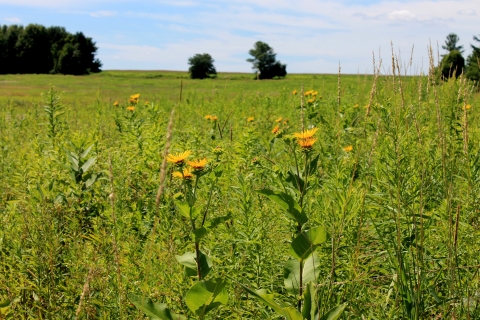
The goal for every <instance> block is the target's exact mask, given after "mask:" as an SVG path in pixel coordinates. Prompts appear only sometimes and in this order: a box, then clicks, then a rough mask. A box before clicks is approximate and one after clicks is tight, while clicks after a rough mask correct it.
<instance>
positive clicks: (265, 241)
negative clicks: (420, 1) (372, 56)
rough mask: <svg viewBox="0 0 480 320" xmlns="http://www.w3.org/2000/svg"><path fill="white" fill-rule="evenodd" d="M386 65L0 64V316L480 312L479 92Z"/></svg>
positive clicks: (439, 315)
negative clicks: (239, 71)
mask: <svg viewBox="0 0 480 320" xmlns="http://www.w3.org/2000/svg"><path fill="white" fill-rule="evenodd" d="M397 66H398V63H397ZM399 71H400V70H397V72H396V74H394V75H390V76H379V75H378V74H377V75H375V76H368V77H366V76H365V77H362V76H342V77H337V76H318V77H317V76H297V78H295V76H290V75H289V76H288V77H287V79H285V80H281V81H265V82H264V81H253V80H248V81H244V80H242V79H241V78H242V77H244V76H242V75H231V76H229V79H225V78H222V76H219V77H218V79H216V80H204V81H197V82H195V81H192V80H190V81H191V82H185V83H183V84H182V87H180V84H179V82H180V81H179V79H178V74H175V75H174V74H171V75H170V76H169V75H166V74H163V75H161V76H158V77H152V78H148V76H149V75H152V74H154V73H141V72H138V73H136V72H130V73H127V72H123V73H122V72H111V73H105V74H103V75H102V74H98V75H92V76H88V77H54V78H52V76H35V75H31V76H19V75H12V76H2V78H1V79H0V81H3V83H4V84H5V85H4V86H2V87H1V88H0V91H1V92H0V94H1V96H2V98H1V99H0V115H1V116H0V121H1V122H0V130H1V132H0V168H1V169H0V188H1V192H0V197H1V201H0V213H1V215H0V217H1V221H0V319H3V318H5V319H30V318H35V319H37V318H38V319H144V318H145V316H149V317H150V318H152V319H194V318H198V319H293V320H296V319H300V320H302V319H308V320H313V319H447V318H448V319H478V318H480V282H479V276H480V275H479V268H480V261H479V259H480V256H479V255H478V248H479V244H480V224H479V216H480V194H479V193H478V192H477V190H478V188H479V187H480V131H479V128H480V119H479V114H478V112H477V110H478V106H479V105H478V102H479V100H478V97H476V96H475V94H474V92H475V91H474V90H475V88H474V87H472V86H471V84H470V83H468V82H467V81H466V80H465V79H463V78H459V79H456V80H455V79H450V80H449V81H448V82H444V83H441V84H438V83H435V82H436V80H435V78H434V77H429V76H418V77H403V76H398V74H402V73H403V71H402V72H399ZM180 77H182V78H183V77H185V78H186V77H188V75H186V74H184V75H183V76H182V75H180ZM235 77H236V78H235ZM247 77H250V78H251V75H249V76H247ZM46 79H50V80H52V79H57V80H55V81H59V82H60V83H59V84H58V85H57V86H56V88H51V89H48V83H45V81H46ZM58 79H60V80H58ZM95 79H97V80H98V79H99V80H98V86H97V85H96V83H97V82H95V81H97V80H95ZM12 81H17V82H16V83H15V82H12ZM52 81H53V80H52ZM235 81H236V82H235ZM92 83H94V84H93V85H92ZM302 83H303V85H304V87H303V88H302V86H301V84H302ZM159 85H160V86H161V90H158V86H159ZM100 86H101V87H100ZM87 88H88V91H87ZM92 88H93V89H92ZM227 88H228V89H227ZM217 89H218V90H217ZM63 90H65V91H67V92H66V93H65V94H64V95H63V96H61V93H60V91H63ZM157 90H158V91H157ZM180 90H182V93H181V94H180ZM38 91H44V95H43V102H42V103H40V101H39V100H38V98H32V96H38ZM22 93H23V94H22ZM145 97H147V98H145ZM172 110H173V112H172Z"/></svg>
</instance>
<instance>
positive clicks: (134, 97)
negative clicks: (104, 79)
mask: <svg viewBox="0 0 480 320" xmlns="http://www.w3.org/2000/svg"><path fill="white" fill-rule="evenodd" d="M138 98H140V93H137V94H134V95H131V96H130V99H128V102H129V103H131V104H136V103H137V102H138Z"/></svg>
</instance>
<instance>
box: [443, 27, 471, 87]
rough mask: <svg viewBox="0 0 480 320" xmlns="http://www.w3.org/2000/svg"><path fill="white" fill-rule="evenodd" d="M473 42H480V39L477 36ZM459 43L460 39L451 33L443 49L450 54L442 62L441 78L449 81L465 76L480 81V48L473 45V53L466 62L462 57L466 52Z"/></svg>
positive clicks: (444, 56)
mask: <svg viewBox="0 0 480 320" xmlns="http://www.w3.org/2000/svg"><path fill="white" fill-rule="evenodd" d="M473 40H474V41H476V42H480V38H477V37H476V36H473ZM458 41H460V38H459V37H458V36H457V35H456V34H455V33H450V34H449V35H448V36H447V39H446V40H445V44H444V45H443V46H442V49H444V50H446V51H448V53H447V54H445V55H443V56H442V60H441V61H440V65H439V69H438V70H439V73H440V75H441V77H442V78H444V79H448V78H451V77H459V76H460V75H461V74H464V75H465V76H466V77H467V78H468V79H470V80H473V81H478V80H480V47H476V46H474V45H473V44H471V45H470V46H471V47H472V53H471V54H470V55H469V56H468V57H467V60H466V61H465V59H464V58H463V55H462V53H463V52H464V50H463V46H459V45H457V43H458Z"/></svg>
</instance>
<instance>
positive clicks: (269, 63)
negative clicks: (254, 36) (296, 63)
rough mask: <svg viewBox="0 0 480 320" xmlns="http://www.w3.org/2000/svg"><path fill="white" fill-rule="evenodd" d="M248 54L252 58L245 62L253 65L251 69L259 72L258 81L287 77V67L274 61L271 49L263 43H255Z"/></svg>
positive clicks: (274, 55)
mask: <svg viewBox="0 0 480 320" xmlns="http://www.w3.org/2000/svg"><path fill="white" fill-rule="evenodd" d="M248 53H249V54H250V55H251V56H252V57H253V58H249V59H247V61H248V62H251V63H252V64H253V66H252V69H254V70H256V71H257V72H259V74H258V78H259V79H272V78H274V77H285V76H286V75H287V66H286V65H285V64H281V63H280V61H276V58H275V57H276V54H275V53H274V51H273V48H271V47H270V46H269V45H268V44H266V43H265V42H262V41H257V42H256V43H255V44H254V46H253V49H251V50H250V51H249V52H248Z"/></svg>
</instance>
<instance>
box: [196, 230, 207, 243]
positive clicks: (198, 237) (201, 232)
mask: <svg viewBox="0 0 480 320" xmlns="http://www.w3.org/2000/svg"><path fill="white" fill-rule="evenodd" d="M207 233H208V231H207V229H206V228H204V227H201V228H198V229H195V230H194V231H193V240H194V241H195V242H196V243H198V242H200V240H201V239H202V238H203V237H205V236H206V235H207Z"/></svg>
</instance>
